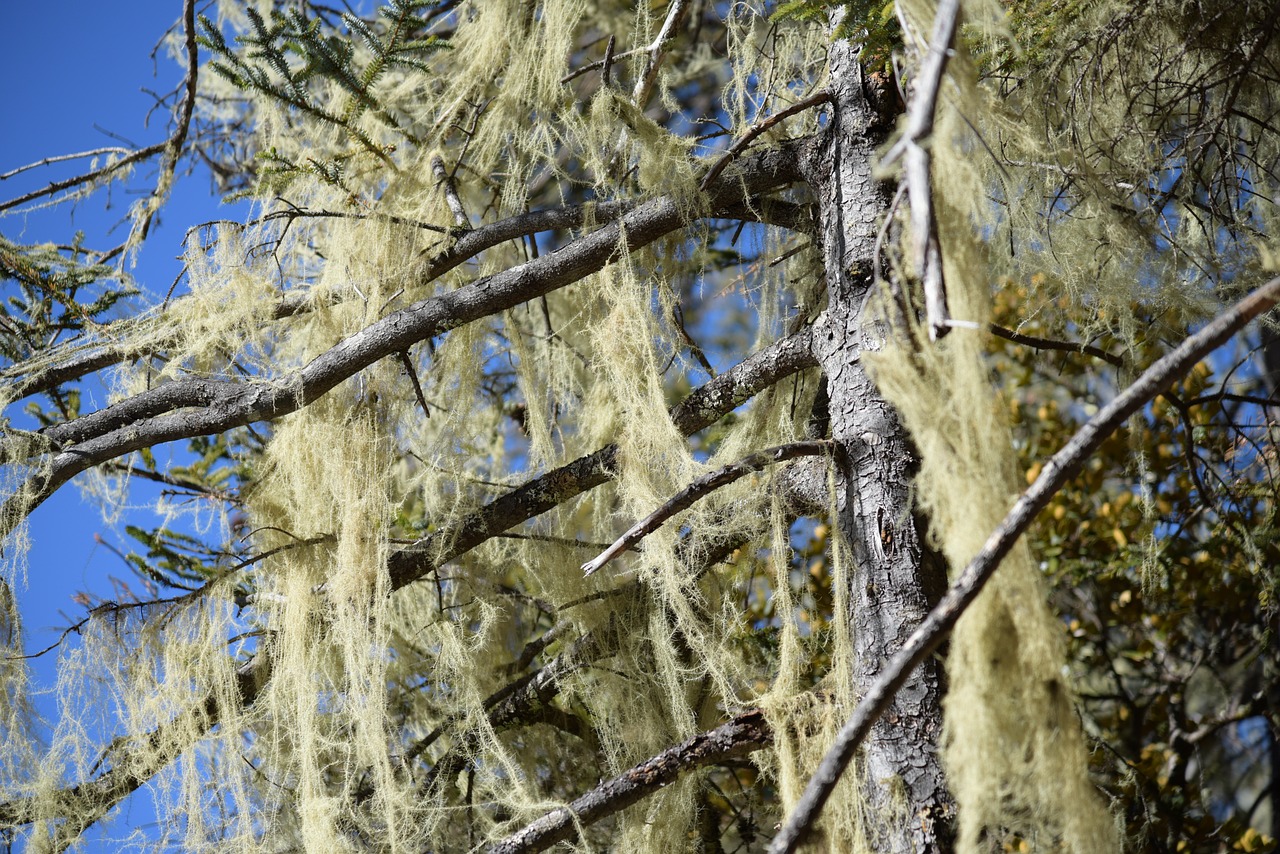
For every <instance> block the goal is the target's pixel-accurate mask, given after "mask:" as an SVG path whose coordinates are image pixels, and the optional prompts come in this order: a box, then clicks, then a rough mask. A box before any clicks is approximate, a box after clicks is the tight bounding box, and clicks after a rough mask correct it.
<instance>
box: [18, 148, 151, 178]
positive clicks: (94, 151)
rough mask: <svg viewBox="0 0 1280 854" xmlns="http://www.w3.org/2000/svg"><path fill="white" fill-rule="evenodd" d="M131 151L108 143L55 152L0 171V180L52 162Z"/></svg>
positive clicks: (129, 152)
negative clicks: (69, 152) (2, 171)
mask: <svg viewBox="0 0 1280 854" xmlns="http://www.w3.org/2000/svg"><path fill="white" fill-rule="evenodd" d="M131 153H133V149H132V148H123V147H121V146H118V145H109V146H107V147H106V148H92V149H90V150H88V151H77V152H75V153H74V154H57V155H54V156H53V157H45V158H44V159H42V160H37V161H36V162H35V163H28V164H26V165H25V166H18V167H16V168H14V169H10V170H9V171H8V172H4V173H0V181H6V180H8V179H9V178H13V177H15V176H17V175H21V174H22V173H23V172H29V171H31V170H32V169H40V168H42V167H44V166H51V165H53V164H54V163H65V162H66V161H68V160H80V159H82V158H85V157H101V156H102V155H104V154H123V155H128V154H131Z"/></svg>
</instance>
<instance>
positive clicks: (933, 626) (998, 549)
mask: <svg viewBox="0 0 1280 854" xmlns="http://www.w3.org/2000/svg"><path fill="white" fill-rule="evenodd" d="M1278 301H1280V278H1277V279H1272V280H1271V281H1270V282H1268V283H1267V284H1265V285H1263V286H1262V287H1260V288H1258V290H1256V291H1254V292H1253V293H1252V294H1250V295H1249V296H1247V297H1245V298H1244V299H1243V300H1241V301H1240V302H1238V303H1236V304H1235V305H1234V306H1232V307H1231V308H1230V309H1228V310H1227V311H1225V312H1223V313H1222V314H1221V315H1219V316H1218V317H1216V318H1214V319H1213V320H1212V321H1211V322H1210V323H1208V324H1207V325H1206V326H1205V327H1204V328H1203V329H1201V330H1200V331H1199V332H1197V333H1196V334H1194V335H1192V336H1191V337H1189V338H1187V339H1186V340H1185V341H1183V342H1182V344H1180V345H1179V346H1178V347H1177V349H1175V350H1174V351H1173V352H1171V353H1169V354H1168V355H1167V356H1165V357H1163V358H1161V359H1160V360H1158V361H1157V362H1156V363H1155V364H1154V365H1152V366H1151V367H1150V368H1148V369H1147V370H1145V371H1144V372H1143V373H1142V376H1140V377H1138V379H1137V380H1135V381H1134V383H1133V384H1132V385H1130V386H1129V387H1128V388H1126V389H1125V390H1124V392H1123V393H1121V394H1120V395H1118V396H1117V397H1116V398H1115V399H1114V400H1112V401H1111V402H1110V403H1109V404H1107V405H1106V406H1105V407H1103V408H1102V409H1101V410H1100V411H1099V412H1098V414H1097V415H1095V416H1094V417H1093V418H1091V419H1089V421H1088V423H1086V424H1085V425H1084V426H1083V427H1081V428H1080V429H1079V430H1078V431H1076V433H1075V435H1074V436H1072V437H1071V439H1070V441H1068V442H1067V444H1066V445H1064V446H1063V447H1062V449H1061V450H1060V451H1058V452H1057V453H1056V454H1054V455H1053V456H1052V457H1051V458H1050V459H1049V461H1048V462H1047V463H1045V465H1044V468H1043V469H1041V471H1040V476H1039V477H1037V478H1036V480H1035V482H1034V483H1032V484H1031V486H1030V487H1029V488H1028V489H1027V491H1026V492H1024V493H1023V494H1022V495H1021V497H1019V498H1018V500H1017V502H1016V503H1015V504H1014V505H1013V508H1012V509H1011V510H1010V511H1009V513H1008V515H1006V516H1005V518H1004V520H1003V521H1002V522H1001V523H1000V525H999V526H998V527H997V528H996V529H995V531H993V532H992V534H991V536H990V537H989V538H988V539H987V542H986V543H985V544H984V545H983V547H982V550H981V551H979V552H978V554H977V555H976V556H975V557H974V558H973V560H971V561H970V562H969V565H968V566H966V567H965V568H964V571H963V572H962V573H961V574H960V576H959V577H958V578H957V579H956V581H955V583H954V584H952V585H951V588H950V589H949V590H948V591H947V594H946V596H944V597H943V598H942V601H941V602H939V603H938V604H937V606H935V607H934V609H933V610H932V611H930V612H929V614H928V616H926V617H925V619H924V621H923V622H922V623H921V624H920V626H919V628H917V629H916V630H915V631H914V632H913V633H912V634H911V637H910V638H908V639H907V642H906V644H905V645H904V646H903V647H902V649H900V650H898V652H897V653H896V654H895V655H894V656H893V658H891V659H890V660H889V661H888V663H886V664H885V666H884V668H883V669H882V670H881V671H880V674H879V676H877V677H876V680H875V682H874V683H872V685H871V686H870V687H869V688H868V690H867V692H866V693H865V694H864V695H863V697H862V700H861V702H859V703H858V707H857V708H856V709H854V711H853V715H852V716H851V717H850V718H849V720H848V721H847V722H846V723H845V725H844V726H843V727H842V728H841V729H840V732H839V733H838V734H837V735H836V739H835V742H834V743H833V744H832V746H831V748H830V749H829V750H828V751H827V754H826V755H825V756H824V757H822V763H821V764H820V765H819V766H818V769H817V771H815V772H814V775H813V777H812V778H811V779H810V780H809V784H808V785H807V786H806V787H805V791H804V794H803V795H802V796H801V798H800V800H799V802H798V803H797V804H796V806H795V809H794V810H792V812H791V815H790V816H789V817H788V818H787V821H786V824H785V825H784V826H783V828H782V831H781V832H780V833H779V834H778V835H777V836H776V837H774V840H773V843H772V845H770V847H769V851H770V852H772V854H781V852H792V851H795V850H796V849H797V848H798V847H799V845H800V843H801V842H802V841H803V839H804V837H805V835H806V834H807V833H808V832H809V830H810V829H811V828H812V827H813V824H814V822H815V821H817V819H818V816H819V815H820V814H821V812H822V808H823V806H824V805H825V804H826V802H827V798H829V797H830V796H831V792H832V791H833V790H834V789H835V786H836V783H837V782H838V781H839V779H840V776H841V775H842V774H843V773H844V770H845V768H846V767H847V766H848V764H849V760H850V759H852V758H853V752H854V750H856V749H857V747H858V745H859V744H861V743H862V740H863V739H864V738H865V737H866V735H867V733H868V732H870V730H871V725H872V724H873V723H875V721H876V719H877V718H878V717H879V716H880V715H881V714H882V713H883V712H884V710H885V709H887V708H888V707H889V704H890V702H891V701H892V699H893V696H894V694H896V693H897V691H898V689H899V688H900V687H901V686H902V684H903V682H905V681H906V678H907V676H908V675H909V674H910V673H911V671H912V670H914V669H915V668H916V667H917V666H918V665H919V664H920V662H921V661H923V660H924V659H925V658H926V657H928V656H929V655H931V654H932V653H933V651H934V650H935V649H937V647H938V645H939V644H940V643H941V642H942V639H943V638H944V637H945V636H946V635H947V633H948V632H950V631H951V629H952V628H953V627H954V626H955V624H956V621H957V620H959V619H960V615H961V614H963V613H964V612H965V610H966V609H967V608H968V607H969V605H970V604H972V603H973V601H974V599H976V598H977V597H978V594H979V593H981V592H982V588H983V587H984V586H986V583H987V582H988V581H990V580H991V577H992V575H994V574H995V571H996V569H998V568H999V566H1000V561H1001V560H1003V559H1004V557H1005V555H1007V554H1008V553H1009V551H1010V549H1012V548H1013V545H1014V543H1016V542H1017V540H1018V537H1020V536H1022V534H1023V532H1024V531H1026V529H1027V528H1028V527H1029V526H1030V525H1031V522H1032V521H1033V520H1034V519H1035V517H1036V514H1038V513H1039V512H1040V511H1041V510H1043V509H1044V508H1045V506H1046V505H1048V503H1049V501H1050V500H1052V498H1053V496H1054V495H1055V494H1057V492H1058V490H1060V489H1061V488H1062V487H1063V486H1064V485H1066V483H1067V481H1069V480H1070V479H1071V478H1072V477H1074V476H1075V474H1076V472H1078V471H1079V470H1080V467H1081V466H1083V465H1084V464H1085V462H1086V461H1087V460H1088V459H1089V458H1090V457H1091V456H1092V455H1093V454H1094V453H1095V452H1096V451H1097V450H1098V448H1099V447H1101V445H1102V443H1103V442H1104V441H1105V440H1106V439H1107V438H1108V437H1109V436H1110V435H1111V434H1112V433H1114V432H1115V431H1116V430H1117V429H1118V428H1119V427H1120V426H1121V425H1122V424H1124V422H1125V421H1126V420H1127V419H1128V418H1129V417H1130V416H1131V415H1133V414H1134V413H1136V412H1137V411H1138V410H1140V409H1141V408H1142V407H1143V406H1145V405H1146V404H1148V403H1150V402H1151V400H1152V399H1153V398H1154V397H1155V396H1156V395H1157V394H1159V393H1160V392H1161V391H1163V390H1164V389H1166V388H1168V387H1169V384H1170V383H1172V382H1173V381H1174V380H1176V379H1178V378H1179V377H1181V376H1183V375H1185V374H1186V373H1187V372H1188V371H1190V370H1191V368H1192V367H1194V366H1195V364H1196V363H1197V362H1199V361H1200V360H1201V359H1203V358H1204V357H1205V356H1207V355H1209V353H1211V352H1213V351H1214V350H1216V349H1217V348H1218V347H1220V346H1221V345H1222V344H1224V343H1226V342H1227V341H1228V340H1229V339H1230V338H1231V336H1233V335H1235V334H1236V333H1237V332H1238V331H1240V330H1241V329H1242V328H1244V326H1245V324H1247V323H1248V322H1249V321H1251V320H1252V319H1254V318H1255V317H1257V316H1258V315H1259V314H1261V313H1263V312H1264V311H1266V310H1268V309H1269V308H1271V307H1272V306H1274V305H1275V304H1276V303H1277V302H1278Z"/></svg>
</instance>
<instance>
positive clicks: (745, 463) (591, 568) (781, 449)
mask: <svg viewBox="0 0 1280 854" xmlns="http://www.w3.org/2000/svg"><path fill="white" fill-rule="evenodd" d="M832 447H834V446H833V444H832V442H831V441H830V440H827V439H813V440H809V441H805V442H792V443H791V444H789V445H779V446H777V447H775V448H767V449H765V450H763V451H758V452H756V453H754V454H750V455H748V456H745V457H743V458H742V459H740V460H737V461H735V462H732V463H730V464H729V465H727V466H724V467H723V468H719V469H716V470H715V471H713V472H708V473H707V474H704V475H703V476H702V477H700V478H698V479H697V480H695V481H694V482H693V483H691V484H689V485H688V486H686V487H685V488H684V489H682V490H680V491H679V492H677V493H676V494H675V495H673V496H672V497H671V498H669V499H667V500H666V501H665V502H663V504H662V506H661V507H659V508H658V509H657V510H654V511H653V512H652V513H650V514H649V515H648V516H646V517H644V518H643V519H641V520H640V521H639V522H636V523H635V524H634V525H632V526H631V527H630V528H629V529H628V530H627V532H626V533H625V534H623V535H622V536H621V537H618V539H617V540H615V541H614V542H613V544H612V545H611V546H609V548H607V549H605V550H604V551H603V552H601V553H600V554H599V555H597V556H596V557H595V558H593V559H592V560H589V561H587V562H586V563H584V564H583V565H582V574H583V575H591V574H592V573H593V572H595V571H596V570H598V569H600V567H602V566H604V565H605V564H606V563H608V562H609V561H611V560H613V559H614V558H615V557H617V556H618V555H620V554H622V553H623V552H624V551H626V550H627V549H629V548H631V547H632V546H634V545H635V544H636V543H638V542H640V541H641V540H643V539H644V538H645V537H647V536H649V534H651V533H653V532H654V531H656V530H657V529H658V528H659V527H661V526H662V523H663V522H665V521H667V520H668V519H670V518H671V517H672V516H674V515H675V514H677V513H679V512H680V511H681V510H687V509H688V508H690V507H692V506H693V505H694V503H695V502H697V501H698V500H699V499H702V498H705V497H706V496H708V495H710V494H711V493H713V492H715V491H716V490H717V489H721V488H722V487H725V486H728V485H729V484H731V483H733V482H734V481H735V480H739V479H741V478H743V477H746V476H747V475H749V474H751V473H752V472H757V471H760V470H761V469H763V468H765V467H766V466H771V465H774V464H775V463H781V462H785V461H786V460H794V459H795V458H796V457H812V456H817V455H818V454H824V453H826V452H828V451H830V450H831V449H832Z"/></svg>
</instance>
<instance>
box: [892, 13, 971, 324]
mask: <svg viewBox="0 0 1280 854" xmlns="http://www.w3.org/2000/svg"><path fill="white" fill-rule="evenodd" d="M959 18H960V0H941V2H940V3H938V11H937V13H936V14H935V15H934V19H933V34H932V36H930V38H929V45H928V48H927V49H926V53H925V58H924V62H923V63H922V64H921V67H920V77H919V79H918V80H917V82H916V87H915V88H916V91H915V96H914V97H913V98H912V100H911V112H910V115H909V116H908V119H907V129H906V132H905V133H903V135H902V138H901V139H899V140H898V142H897V143H896V144H895V145H894V146H893V148H892V149H890V151H889V153H888V154H887V155H886V156H885V160H884V164H883V165H884V166H888V165H889V164H891V163H893V162H894V161H895V160H896V159H897V158H898V157H899V156H904V163H903V169H904V172H905V177H906V183H907V198H908V200H909V202H910V205H911V233H912V241H913V243H914V244H915V246H914V251H915V256H916V257H915V261H916V269H917V271H919V274H920V277H921V279H922V281H923V282H924V302H925V315H926V317H927V318H928V321H929V338H930V339H931V340H935V341H936V340H937V339H939V338H941V337H942V336H944V335H946V334H947V333H948V332H950V331H951V326H950V324H949V322H948V321H950V319H951V312H950V310H949V309H948V308H947V287H946V282H945V281H944V280H943V277H942V250H941V249H940V247H939V246H938V223H937V220H936V219H935V217H934V212H933V197H932V192H933V191H932V187H931V185H930V180H929V151H928V149H926V148H925V147H924V146H922V145H921V144H920V141H921V140H923V139H924V138H925V137H927V136H928V135H929V134H930V133H932V132H933V113H934V110H935V109H936V108H937V104H938V92H939V89H940V88H941V86H942V73H943V72H944V71H945V70H946V67H947V59H948V57H949V56H950V53H951V43H952V42H953V41H955V36H956V27H957V24H958V21H959ZM903 29H904V30H905V29H906V28H905V27H904V28H903Z"/></svg>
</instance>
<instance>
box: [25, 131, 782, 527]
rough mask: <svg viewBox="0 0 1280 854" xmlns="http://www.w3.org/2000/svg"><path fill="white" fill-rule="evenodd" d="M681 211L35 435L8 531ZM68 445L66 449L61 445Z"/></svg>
mask: <svg viewBox="0 0 1280 854" xmlns="http://www.w3.org/2000/svg"><path fill="white" fill-rule="evenodd" d="M797 164H798V158H797V151H796V149H795V148H794V147H792V148H784V149H777V150H773V151H769V152H764V153H762V154H760V155H757V156H755V157H752V158H749V159H748V160H744V161H742V162H741V163H740V164H739V166H740V168H739V169H738V170H737V171H736V172H735V173H734V174H733V175H731V176H729V177H727V178H725V179H722V180H721V181H720V182H718V183H717V185H716V186H715V187H714V188H713V190H712V192H711V193H709V196H710V205H709V208H708V210H707V211H704V212H703V214H704V215H714V213H715V211H716V209H717V208H718V207H721V206H724V205H725V204H732V203H734V202H736V201H738V200H740V199H741V198H742V192H743V189H744V188H745V190H746V191H747V192H748V193H751V194H754V193H758V192H762V191H764V190H767V189H770V188H772V187H777V186H781V185H784V184H787V183H791V182H793V181H795V180H798V179H799V177H800V175H799V172H798V167H797ZM689 213H690V212H689V211H687V210H686V209H685V208H683V207H682V205H681V204H680V203H679V202H678V201H677V200H675V199H672V198H667V197H662V198H658V199H654V200H652V201H649V202H645V203H644V204H641V205H639V206H638V207H636V208H635V209H634V210H632V211H631V212H629V213H628V214H626V215H625V216H624V217H622V218H621V219H620V220H618V221H617V222H615V223H611V224H609V225H606V226H603V227H602V228H599V229H597V230H596V231H593V232H591V233H590V234H587V235H584V236H583V237H581V238H579V239H578V240H576V241H574V242H573V243H571V244H569V245H568V246H566V247H564V248H562V249H560V250H558V251H556V252H553V253H551V254H549V255H543V256H541V257H539V258H536V259H534V260H532V261H529V262H527V263H525V264H521V265H519V266H517V267H513V268H511V269H509V270H505V271H503V272H500V273H496V274H494V275H492V276H486V277H484V278H482V279H480V280H478V281H476V282H474V283H472V284H471V285H467V286H466V287H462V288H459V289H457V290H455V291H450V292H448V293H445V294H441V295H439V296H435V297H431V298H429V299H425V300H422V301H420V302H417V303H414V304H413V305H410V306H408V307H406V308H403V309H401V310H399V311H396V312H393V313H392V314H390V315H387V316H386V317H384V318H382V319H380V320H378V321H375V322H374V323H372V324H371V325H369V326H368V327H366V328H365V329H364V330H362V331H361V332H358V333H356V334H355V335H352V336H351V337H349V338H347V339H345V340H344V341H341V342H339V343H338V344H337V345H335V346H334V347H332V348H330V349H329V350H327V351H325V352H324V353H322V354H321V355H319V356H317V357H316V358H315V359H314V360H312V361H311V363H310V364H308V365H307V366H306V367H304V368H303V369H302V370H301V371H299V372H297V373H295V374H293V375H291V376H288V377H284V378H281V379H278V380H274V381H266V382H251V381H232V380H204V379H192V380H182V381H179V382H174V383H169V384H167V385H165V386H161V387H159V388H156V389H152V390H150V391H147V392H143V393H141V394H138V395H135V396H134V397H132V398H130V399H128V400H126V401H122V402H121V403H118V404H116V405H114V406H110V407H107V408H106V409H104V410H100V411H99V412H95V413H92V414H91V415H87V416H85V417H83V418H79V419H76V420H75V421H71V422H67V423H65V424H59V425H55V426H53V427H49V428H47V429H46V430H44V431H43V435H44V436H45V438H46V440H47V441H48V442H49V443H50V446H51V447H53V448H54V449H58V453H56V454H55V455H54V456H53V459H52V461H51V464H50V465H49V467H48V469H47V470H46V471H41V472H40V473H38V474H35V475H33V476H31V477H30V478H28V479H27V481H26V482H25V483H24V484H23V486H22V487H21V488H20V489H19V491H18V492H17V493H16V494H15V495H14V496H13V497H11V498H10V499H9V500H8V501H6V503H5V506H4V507H3V508H2V509H0V517H3V519H4V523H3V524H4V525H5V526H12V525H13V524H15V523H16V522H17V520H19V519H20V518H22V517H24V516H25V515H26V514H27V513H29V512H30V511H31V510H32V509H34V508H35V507H36V506H38V505H39V504H40V503H41V502H43V501H44V500H45V499H46V498H48V497H49V496H50V495H52V494H53V492H54V491H56V490H57V489H58V488H59V487H60V486H62V485H63V484H64V483H66V482H67V481H68V480H70V479H71V478H72V477H74V476H75V475H76V474H79V473H80V472H82V471H84V470H86V469H88V468H90V467H92V466H94V465H97V464H99V463H103V462H106V461H107V460H110V459H114V458H115V457H118V456H121V455H123V454H127V453H130V452H132V451H136V450H139V449H141V448H146V447H151V446H153V445H158V444H162V443H164V442H172V441H178V440H182V439H189V438H192V437H195V436H203V435H211V434H215V433H221V432H224V431H226V430H230V429H233V428H235V427H241V426H244V425H246V424H251V423H253V422H255V421H263V420H272V419H275V418H279V417H281V416H283V415H287V414H289V413H290V412H294V411H296V410H297V409H300V408H301V407H303V406H306V405H307V404H309V403H311V402H312V401H314V400H316V399H318V398H319V397H321V396H322V395H324V394H325V393H326V392H328V391H329V390H330V389H332V388H333V387H335V386H336V385H338V384H339V383H341V382H342V381H344V380H346V379H348V378H349V377H352V376H354V375H355V374H356V373H358V372H360V371H361V370H363V369H365V368H367V367H369V366H370V365H372V364H373V363H375V362H377V361H378V360H380V359H382V358H384V357H386V356H389V355H394V354H396V353H399V352H401V351H402V350H405V349H407V348H408V347H411V346H412V345H414V344H416V343H418V342H420V341H423V340H426V339H429V338H433V337H435V336H437V335H440V334H442V333H444V332H448V331H449V330H451V329H455V328H457V327H459V326H462V325H464V324H467V323H471V322H473V321H475V320H479V319H480V318H483V317H488V316H489V315H492V314H495V313H497V312H501V311H504V310H506V309H509V308H513V307H515V306H516V305H519V304H520V303H523V302H527V301H528V300H530V299H534V298H536V297H539V296H542V295H545V294H547V293H550V292H551V291H554V290H556V289H558V288H562V287H564V286H566V285H568V284H571V283H572V282H576V281H578V280H580V279H582V278H583V277H584V276H587V275H590V274H591V273H594V272H596V271H598V270H600V269H602V268H603V267H605V266H606V265H607V264H609V263H611V262H612V261H614V260H616V259H617V258H618V257H619V253H621V252H631V251H634V250H636V249H638V248H640V247H642V246H645V245H647V244H649V243H652V242H653V241H655V240H657V239H659V238H661V237H663V236H664V235H666V234H669V233H671V232H672V231H675V230H676V229H677V228H679V227H681V226H682V225H683V224H685V223H686V222H687V221H688V216H689ZM71 443H75V446H74V447H71V448H67V447H66V446H67V445H69V444H71Z"/></svg>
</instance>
